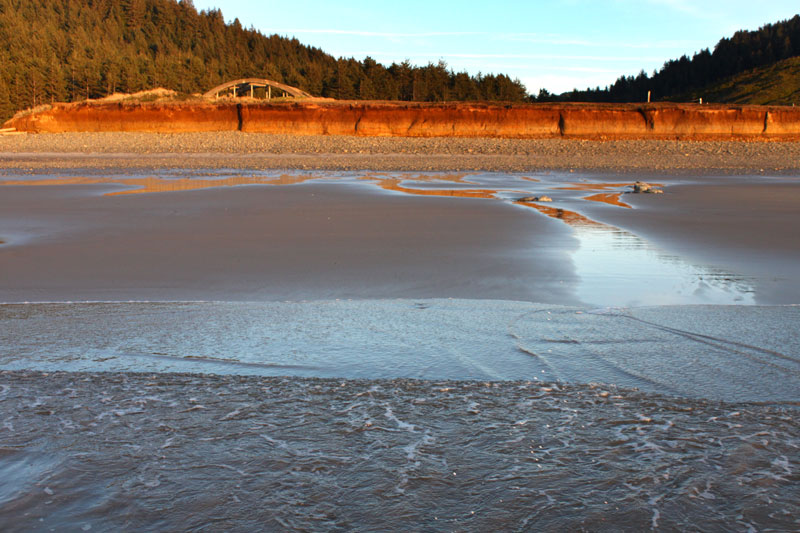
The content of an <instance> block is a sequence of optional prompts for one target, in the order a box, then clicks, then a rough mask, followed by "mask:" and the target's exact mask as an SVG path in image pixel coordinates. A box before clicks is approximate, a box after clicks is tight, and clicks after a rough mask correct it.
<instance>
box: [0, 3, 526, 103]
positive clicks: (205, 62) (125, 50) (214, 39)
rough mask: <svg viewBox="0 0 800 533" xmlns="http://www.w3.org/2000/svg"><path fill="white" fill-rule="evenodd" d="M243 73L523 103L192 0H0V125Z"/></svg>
mask: <svg viewBox="0 0 800 533" xmlns="http://www.w3.org/2000/svg"><path fill="white" fill-rule="evenodd" d="M249 76H257V77H266V78H270V79H273V80H275V81H280V82H283V83H288V84H289V85H294V86H296V87H299V88H301V89H303V90H305V91H308V92H310V93H311V94H313V95H315V96H325V97H332V98H338V99H385V100H417V101H445V100H502V101H511V102H513V101H522V100H525V99H526V98H527V94H526V90H525V87H524V86H523V85H522V84H521V83H520V82H519V81H518V80H512V79H510V78H509V77H507V76H505V75H502V74H500V75H486V76H482V75H477V76H470V75H469V74H467V73H455V72H453V71H451V70H449V69H448V68H447V66H446V65H445V64H443V63H439V64H436V65H434V64H429V65H427V66H421V67H420V66H414V65H411V64H410V63H408V62H403V63H401V64H392V65H390V66H389V67H385V66H384V65H381V64H379V63H377V62H376V61H374V60H372V59H370V58H369V57H367V58H365V59H364V60H363V61H359V60H356V59H344V58H340V59H337V58H334V57H333V56H331V55H329V54H326V53H325V52H323V51H322V50H320V49H317V48H313V47H309V46H305V45H303V44H301V43H300V42H299V41H297V40H296V39H287V38H285V37H280V36H277V35H271V36H265V35H262V34H261V33H259V32H258V31H256V30H254V29H252V28H250V29H248V28H245V27H243V26H242V24H241V23H240V22H239V21H238V19H237V20H234V21H233V23H231V24H226V23H225V21H224V18H223V15H222V13H221V12H220V11H219V10H212V11H207V12H206V11H204V12H198V11H197V10H196V9H195V7H194V5H193V4H192V2H191V0H180V1H177V0H0V119H1V118H7V117H8V116H10V115H11V114H12V113H13V112H14V111H15V110H18V109H23V108H27V107H31V106H34V105H35V104H40V103H49V102H51V101H75V100H83V99H86V98H98V97H103V96H106V95H108V94H111V93H114V92H135V91H140V90H144V89H150V88H154V87H166V88H168V89H173V90H176V91H178V92H181V93H187V94H191V93H197V92H203V91H205V90H207V89H209V88H211V87H213V86H215V85H217V84H219V83H222V82H224V81H228V80H231V79H235V78H240V77H249Z"/></svg>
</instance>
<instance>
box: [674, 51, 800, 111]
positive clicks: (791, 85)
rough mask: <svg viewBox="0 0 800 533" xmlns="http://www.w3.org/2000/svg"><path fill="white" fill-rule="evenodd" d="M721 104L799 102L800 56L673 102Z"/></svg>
mask: <svg viewBox="0 0 800 533" xmlns="http://www.w3.org/2000/svg"><path fill="white" fill-rule="evenodd" d="M699 98H702V99H703V102H707V103H720V104H755V105H795V104H800V57H790V58H788V59H784V60H783V61H779V62H777V63H773V64H772V65H769V66H765V67H760V68H757V69H753V70H749V71H747V72H742V73H740V74H737V75H735V76H731V77H730V78H727V79H725V80H723V81H722V82H719V83H715V84H713V85H709V86H708V87H705V88H703V89H698V90H696V91H691V92H688V93H684V94H682V95H680V96H677V97H675V98H670V100H672V101H683V102H685V101H697V100H698V99H699Z"/></svg>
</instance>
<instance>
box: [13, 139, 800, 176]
mask: <svg viewBox="0 0 800 533" xmlns="http://www.w3.org/2000/svg"><path fill="white" fill-rule="evenodd" d="M0 163H2V165H3V167H4V169H6V170H7V171H15V172H18V171H23V172H26V171H35V170H45V169H52V170H58V169H99V170H103V169H163V168H213V169H220V168H230V169H238V170H241V169H251V170H265V169H294V170H329V171H353V170H356V171H357V170H372V171H496V172H535V171H547V170H558V171H561V170H563V171H570V170H581V171H591V172H597V173H609V172H615V173H647V174H653V175H660V174H668V175H682V174H692V175H698V174H701V175H709V174H715V173H721V174H731V175H741V174H751V173H752V174H773V175H797V174H800V143H791V142H747V141H663V140H616V141H589V140H565V139H496V138H486V137H484V138H407V137H348V136H326V135H285V134H260V133H242V132H215V133H166V134H164V133H51V134H29V135H20V136H13V137H0Z"/></svg>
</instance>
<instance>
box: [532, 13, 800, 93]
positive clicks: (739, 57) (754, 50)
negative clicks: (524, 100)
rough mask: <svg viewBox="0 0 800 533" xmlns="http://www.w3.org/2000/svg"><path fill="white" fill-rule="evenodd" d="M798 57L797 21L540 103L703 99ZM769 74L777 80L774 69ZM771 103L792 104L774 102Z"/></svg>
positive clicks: (737, 35)
mask: <svg viewBox="0 0 800 533" xmlns="http://www.w3.org/2000/svg"><path fill="white" fill-rule="evenodd" d="M796 56H800V16H798V15H795V16H794V17H793V18H791V19H789V20H785V21H782V22H778V23H775V24H767V25H766V26H763V27H762V28H760V29H759V30H756V31H739V32H736V33H735V34H734V35H733V37H731V38H724V39H722V40H720V41H719V42H718V43H717V44H716V46H715V47H714V50H713V52H712V51H710V50H708V49H704V50H701V51H700V52H698V53H696V54H694V56H693V57H691V58H689V57H688V56H683V57H681V58H680V59H674V60H671V61H668V62H666V63H665V64H664V66H663V67H662V68H661V70H659V71H658V72H656V73H654V74H653V75H652V76H650V75H648V74H647V73H646V72H644V71H642V72H640V73H639V75H638V76H635V77H634V76H627V77H621V78H619V79H618V80H617V81H616V82H615V83H614V84H613V85H611V86H609V87H606V88H605V89H600V88H597V89H588V90H585V91H572V92H569V93H565V94H562V95H560V96H557V97H548V96H547V95H542V96H543V98H542V99H543V100H546V99H551V98H552V99H558V100H562V101H563V100H566V101H582V102H642V101H644V100H646V99H647V91H651V95H652V99H653V100H654V101H659V100H662V101H663V100H666V101H670V100H676V99H683V98H685V97H687V95H695V94H697V95H700V96H702V93H703V91H702V89H703V88H705V87H716V86H718V85H721V84H724V83H726V82H727V83H731V80H732V78H733V77H734V76H736V75H739V74H741V73H744V72H748V71H752V70H753V69H760V68H761V67H766V66H769V65H773V64H775V63H778V62H780V61H782V60H785V59H788V58H791V57H796ZM767 71H768V70H765V71H764V72H767ZM769 72H771V74H773V75H774V74H775V71H774V69H773V70H771V71H769ZM764 81H766V80H764ZM756 85H757V84H756ZM754 87H755V85H754ZM726 94H727V93H726V92H724V91H721V92H720V91H716V92H714V97H716V98H717V99H716V100H714V101H716V102H722V103H724V102H727V101H728V100H726V99H725V95H726ZM750 96H751V97H752V98H749V99H748V98H747V97H740V98H739V99H738V100H737V103H758V100H759V98H760V95H759V93H758V92H757V91H755V92H752V93H751V94H750ZM708 99H709V97H707V98H706V100H708ZM762 99H763V98H762ZM742 100H744V101H742ZM771 103H783V104H785V103H792V102H789V101H783V100H779V101H778V100H772V101H771Z"/></svg>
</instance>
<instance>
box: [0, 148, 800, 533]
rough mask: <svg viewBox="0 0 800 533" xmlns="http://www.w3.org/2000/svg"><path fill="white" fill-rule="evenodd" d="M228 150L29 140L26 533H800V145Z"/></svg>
mask: <svg viewBox="0 0 800 533" xmlns="http://www.w3.org/2000/svg"><path fill="white" fill-rule="evenodd" d="M190 137H191V138H190ZM226 139H227V137H226ZM286 139H289V140H288V141H287V140H286ZM201 141H202V142H205V143H211V145H210V146H213V147H216V148H214V150H210V151H208V150H207V151H203V150H204V146H205V145H204V144H202V143H201ZM229 141H231V142H233V143H244V144H245V145H247V146H250V144H252V143H256V144H258V143H261V146H262V149H263V146H278V145H280V144H281V143H284V144H282V146H283V148H275V149H274V150H273V151H272V152H268V153H265V152H263V151H262V152H259V151H258V149H257V148H253V150H252V151H251V150H250V149H248V150H240V149H238V148H236V147H237V146H238V145H236V144H231V145H230V146H228V148H226V151H224V153H222V152H223V151H222V150H221V149H220V147H219V146H218V145H217V144H214V143H219V142H222V141H220V140H219V139H217V140H215V138H214V137H212V136H202V135H200V136H155V135H149V136H148V135H146V134H144V135H142V134H131V135H129V136H126V135H124V134H116V135H105V134H104V135H93V136H92V135H89V136H85V137H80V136H79V135H53V136H48V135H40V136H28V138H27V139H26V138H21V139H20V138H14V139H13V140H5V139H0V152H2V153H0V160H2V161H4V163H6V165H5V166H4V168H3V169H2V170H0V302H2V304H0V473H2V475H0V516H3V517H7V518H8V520H7V523H8V524H11V525H10V527H9V529H10V530H12V531H13V530H19V531H22V530H26V531H27V530H37V529H38V530H49V529H52V528H59V527H67V528H68V529H69V528H73V529H78V528H84V529H85V528H87V527H92V528H95V529H101V530H102V529H115V528H120V527H122V528H144V529H170V528H176V527H180V528H185V527H187V525H188V526H189V527H197V528H203V527H211V528H218V529H225V530H240V531H244V530H249V529H252V528H253V527H258V526H266V527H271V528H275V529H278V528H280V529H283V528H289V529H300V530H307V529H358V530H375V531H378V530H385V529H389V528H409V527H410V528H412V529H415V528H416V529H425V530H441V531H450V530H481V529H486V528H488V527H501V528H503V529H511V530H526V529H578V530H581V529H583V530H592V531H594V530H609V531H610V530H620V529H626V528H630V529H635V530H641V529H650V528H652V529H687V528H693V527H697V528H700V529H739V528H741V529H748V528H754V529H757V530H761V529H774V530H793V529H796V528H797V527H798V526H800V523H798V521H797V520H798V519H797V516H800V508H798V505H797V502H798V501H800V477H799V474H798V463H797V459H796V458H797V457H798V455H800V454H798V446H800V439H799V438H798V437H800V433H799V432H800V428H798V424H797V422H796V413H797V408H798V405H800V330H799V329H798V326H797V324H799V323H800V316H799V315H800V307H798V305H797V304H800V275H798V272H797V268H796V265H798V264H800V242H798V238H797V234H796V230H795V228H796V227H798V223H800V220H798V218H800V177H798V175H797V174H796V171H795V170H792V168H790V167H791V164H792V163H791V161H798V160H800V158H794V159H790V158H788V157H787V153H790V152H792V151H793V150H796V149H797V148H796V146H795V145H792V144H780V143H677V142H672V143H669V142H662V141H649V143H650V144H642V143H635V142H627V144H626V143H623V142H615V143H606V144H604V143H588V144H587V143H586V142H583V141H572V142H571V143H570V142H565V141H553V142H552V143H547V142H542V141H502V142H501V141H494V140H459V139H455V140H450V139H448V140H447V142H446V143H445V142H444V141H442V140H426V139H414V140H402V139H401V140H397V139H390V140H383V139H375V140H365V139H349V138H341V139H335V138H309V139H297V138H292V137H287V136H260V137H259V136H252V135H244V134H239V136H234V137H232V138H231V139H229ZM371 141H374V144H373V145H372V146H373V148H369V145H368V144H364V146H361V144H359V143H362V144H363V143H369V142H371ZM450 141H452V142H450ZM48 142H49V143H50V144H49V145H48ZM187 142H191V143H194V144H192V145H191V148H190V149H187V147H186V146H183V147H182V148H181V147H180V145H181V143H187ZM9 143H16V144H14V145H13V146H12V145H11V144H9ZM25 143H28V144H25ZM76 143H79V144H80V143H84V147H83V148H81V147H80V146H78V144H76ZM148 143H149V145H148ZM198 143H200V144H198ZM248 143H249V144H248ZM293 143H294V144H293ZM304 143H305V144H304ZM309 143H310V144H309ZM354 143H355V144H354ZM404 143H405V144H404ZM437 143H444V144H441V146H448V148H446V150H449V151H451V152H454V153H450V154H446V153H443V151H444V150H445V148H441V147H439V148H437V146H439V144H437ZM417 145H418V146H417ZM126 146H127V149H128V151H127V152H125V151H124V150H125V149H126V148H125V147H126ZM147 146H150V148H147V149H145V148H146V147H147ZM220 146H221V145H220ZM226 146H227V145H226ZM253 146H255V144H254V145H253ZM292 147H294V148H292ZM354 147H355V148H356V150H355V151H356V153H355V154H353V153H351V152H352V151H353V148H354ZM239 148H241V147H240V146H239ZM406 148H409V149H413V150H412V152H416V153H408V152H404V151H401V149H402V150H405V149H406ZM181 150H183V151H185V152H187V153H185V154H183V155H182V154H181ZM218 150H219V151H218ZM320 150H324V151H320ZM425 150H428V151H430V152H431V153H430V154H427V155H426V153H425ZM537 150H539V151H538V152H537ZM604 150H605V152H604ZM642 150H647V151H650V152H652V153H651V155H650V159H649V160H648V159H647V157H644V158H643V157H642V154H643V153H644V152H642ZM684 150H686V152H684ZM725 150H727V151H730V152H731V153H730V156H729V157H728V156H727V155H726V152H724V151H725ZM148 151H151V152H152V153H149V154H148V153H146V152H148ZM787 151H788V152H787ZM246 152H252V153H246ZM359 152H360V153H359ZM383 152H386V153H383ZM684 153H686V154H689V155H684ZM792 153H793V152H792ZM703 154H706V157H705V159H703V157H704V156H703ZM611 160H613V161H614V163H613V164H612V163H610V162H609V161H611ZM554 161H560V162H561V163H559V164H556V163H554ZM581 161H583V163H582V164H581ZM679 161H681V162H682V163H678V162H679ZM688 161H691V162H692V163H691V164H689V163H688ZM703 161H705V163H706V166H705V167H703V166H702V162H703ZM492 162H494V163H492ZM767 162H769V165H767V164H766V163H767ZM672 163H674V166H670V165H671V164H672ZM493 164H494V165H495V166H492V165H493ZM693 165H695V166H693ZM726 165H727V166H726ZM762 165H763V167H766V168H762ZM303 166H306V167H308V168H305V169H304V168H303ZM662 167H668V169H667V170H665V169H664V168H662ZM756 167H757V168H756ZM475 168H477V169H478V170H475ZM636 181H646V182H648V183H651V184H654V185H655V186H657V187H658V188H660V189H661V190H663V194H633V193H632V192H631V190H632V185H633V183H634V182H636ZM543 197H547V198H548V200H543V199H542V198H543ZM532 198H538V200H532ZM523 199H524V201H523Z"/></svg>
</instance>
